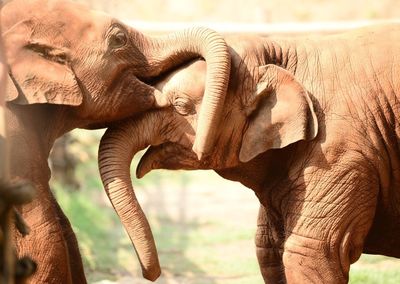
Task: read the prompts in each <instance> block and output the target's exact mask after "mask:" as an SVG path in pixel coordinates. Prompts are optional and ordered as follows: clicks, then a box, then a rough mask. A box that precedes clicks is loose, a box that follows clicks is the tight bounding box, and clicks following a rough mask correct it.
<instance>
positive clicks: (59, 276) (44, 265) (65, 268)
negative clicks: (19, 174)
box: [16, 187, 80, 284]
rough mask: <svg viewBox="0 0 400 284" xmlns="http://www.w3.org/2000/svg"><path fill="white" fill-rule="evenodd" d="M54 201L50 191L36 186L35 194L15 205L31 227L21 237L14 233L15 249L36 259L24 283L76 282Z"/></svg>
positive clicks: (62, 283)
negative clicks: (25, 234)
mask: <svg viewBox="0 0 400 284" xmlns="http://www.w3.org/2000/svg"><path fill="white" fill-rule="evenodd" d="M54 204H55V203H54V197H53V196H52V194H51V192H50V191H49V190H46V189H43V188H40V187H37V196H36V198H35V199H34V200H33V201H32V202H31V203H29V204H26V205H23V206H21V207H20V208H18V210H19V211H20V212H21V213H22V216H23V218H24V220H25V221H26V223H27V224H28V226H29V227H30V229H31V231H30V233H29V234H28V235H27V236H25V237H21V235H20V234H19V233H16V249H17V253H18V255H19V256H25V255H26V256H29V257H31V258H32V259H33V260H34V261H35V262H36V263H37V271H36V272H35V273H34V274H33V276H32V277H31V278H30V279H29V282H28V283H49V284H52V283H54V284H70V283H80V282H73V279H72V275H71V270H70V266H69V252H68V247H67V242H66V241H65V238H64V234H63V229H62V226H61V224H60V222H59V220H58V214H57V209H56V208H55V206H54Z"/></svg>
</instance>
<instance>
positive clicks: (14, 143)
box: [6, 105, 72, 187]
mask: <svg viewBox="0 0 400 284" xmlns="http://www.w3.org/2000/svg"><path fill="white" fill-rule="evenodd" d="M64 118H65V114H64V111H63V110H62V108H61V107H57V106H55V107H54V106H48V105H31V106H17V105H8V109H7V111H6V119H7V136H8V141H9V149H10V174H11V177H12V178H22V179H27V180H29V181H31V182H33V183H34V184H35V185H42V186H45V187H48V181H49V179H50V169H49V166H48V157H49V154H50V151H51V148H52V147H53V144H54V141H55V140H56V139H57V138H58V137H59V136H61V135H62V134H64V133H66V132H68V131H69V130H70V128H71V127H72V126H70V125H67V123H66V120H65V119H64Z"/></svg>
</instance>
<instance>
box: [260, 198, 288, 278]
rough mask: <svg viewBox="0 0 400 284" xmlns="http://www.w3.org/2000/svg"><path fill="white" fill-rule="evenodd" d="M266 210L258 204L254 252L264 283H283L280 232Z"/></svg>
mask: <svg viewBox="0 0 400 284" xmlns="http://www.w3.org/2000/svg"><path fill="white" fill-rule="evenodd" d="M274 223H275V224H276V222H273V218H272V217H271V216H270V215H268V210H267V209H266V208H265V207H264V206H263V205H262V204H260V209H259V211H258V220H257V232H256V239H255V242H256V252H257V259H258V264H259V266H260V271H261V274H262V276H263V278H264V282H265V283H271V284H273V283H285V274H284V270H283V264H282V252H283V249H282V246H283V240H284V238H283V236H282V233H281V232H282V230H280V229H279V226H277V225H275V224H274Z"/></svg>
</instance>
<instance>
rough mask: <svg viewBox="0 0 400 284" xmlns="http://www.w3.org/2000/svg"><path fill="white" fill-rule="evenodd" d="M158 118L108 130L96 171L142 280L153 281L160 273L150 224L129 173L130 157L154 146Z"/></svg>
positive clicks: (148, 117)
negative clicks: (151, 143) (137, 262)
mask: <svg viewBox="0 0 400 284" xmlns="http://www.w3.org/2000/svg"><path fill="white" fill-rule="evenodd" d="M157 117H158V116H157V115H155V114H154V113H152V114H148V115H145V116H143V117H142V118H141V119H138V120H137V121H133V120H128V121H127V122H126V123H121V124H119V125H118V127H114V128H112V129H108V130H107V131H106V133H105V134H104V136H103V138H102V140H101V143H100V148H99V169H100V174H101V178H102V181H103V185H104V188H105V190H106V193H107V195H108V197H109V199H110V201H111V203H112V205H113V207H114V209H115V211H116V212H117V214H118V216H119V217H120V219H121V222H122V224H123V225H124V227H125V229H126V231H127V233H128V235H129V237H130V239H131V241H132V244H133V245H134V247H135V250H136V254H137V255H138V258H139V262H140V265H141V267H142V273H143V276H144V277H145V278H146V279H149V280H152V281H154V280H156V279H157V278H158V276H159V275H160V273H161V269H160V264H159V260H158V256H157V249H156V246H155V242H154V238H153V235H152V232H151V229H150V226H149V223H148V221H147V219H146V216H145V215H144V213H143V211H142V208H141V207H140V204H139V202H138V200H137V199H136V196H135V193H134V191H133V188H132V184H131V176H130V171H129V169H130V163H131V161H132V158H133V156H134V155H135V154H136V153H137V152H139V151H140V150H142V149H144V148H145V147H147V146H148V145H149V144H150V142H154V141H153V140H154V139H155V135H156V134H157V133H158V127H157V126H159V125H160V122H161V121H162V120H160V119H156V118H157ZM142 122H145V123H142ZM146 126H147V127H146ZM149 126H150V127H149Z"/></svg>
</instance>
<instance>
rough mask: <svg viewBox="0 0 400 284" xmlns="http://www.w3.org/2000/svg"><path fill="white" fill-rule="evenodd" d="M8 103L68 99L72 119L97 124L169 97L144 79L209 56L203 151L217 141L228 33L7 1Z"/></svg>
mask: <svg viewBox="0 0 400 284" xmlns="http://www.w3.org/2000/svg"><path fill="white" fill-rule="evenodd" d="M1 27H2V32H3V38H4V42H5V48H6V57H7V59H8V65H9V84H8V89H7V97H6V100H7V102H8V104H9V105H10V106H18V105H32V104H50V105H64V106H67V108H65V109H67V110H68V111H69V114H70V116H69V117H71V115H72V117H74V120H75V124H74V125H73V126H72V127H70V128H74V127H81V128H96V127H100V126H103V125H104V124H105V123H108V122H110V121H115V120H118V119H121V118H124V117H127V116H131V115H133V114H135V113H139V112H142V111H145V110H148V109H150V108H157V107H163V106H166V103H168V101H167V100H165V97H164V96H163V95H162V94H161V93H160V92H159V91H158V90H156V89H154V88H153V87H151V86H150V85H148V84H147V83H146V82H149V81H151V80H154V78H155V77H157V76H160V75H161V74H163V73H165V72H167V71H169V70H170V69H172V68H175V67H177V66H179V65H180V64H182V63H184V62H186V61H188V60H191V59H193V58H197V57H203V58H204V59H205V60H206V61H207V63H208V71H207V83H206V95H205V99H204V100H205V101H207V102H205V103H204V104H205V105H207V106H205V107H204V111H202V114H201V115H200V117H199V120H200V123H199V128H198V139H197V140H196V143H195V145H194V149H195V151H196V152H197V153H198V156H199V157H200V158H201V156H202V155H203V154H204V153H207V152H208V151H209V149H210V147H211V145H212V144H213V141H212V140H213V137H214V136H215V135H214V134H213V133H214V132H215V126H214V125H216V124H217V123H218V118H219V115H218V113H219V112H220V110H221V107H222V105H223V101H224V96H225V92H226V88H227V82H228V79H229V70H230V57H229V53H228V51H227V46H226V44H225V41H224V40H223V39H222V38H221V37H220V36H219V35H218V34H217V33H215V32H213V31H210V30H208V29H206V28H192V29H188V30H184V31H182V32H177V33H173V34H170V35H167V36H161V37H154V38H151V37H148V36H145V35H144V34H142V33H140V32H138V31H137V30H135V29H133V28H131V27H128V26H126V25H124V24H123V23H121V22H119V21H118V20H116V19H113V18H111V17H109V16H107V15H105V14H103V13H98V12H93V11H90V10H88V9H87V8H86V7H85V6H83V5H81V4H77V3H74V2H70V1H57V0H48V1H45V0H29V1H27V0H24V1H22V0H15V1H12V2H10V3H8V4H7V5H5V6H4V7H3V8H2V11H1Z"/></svg>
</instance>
